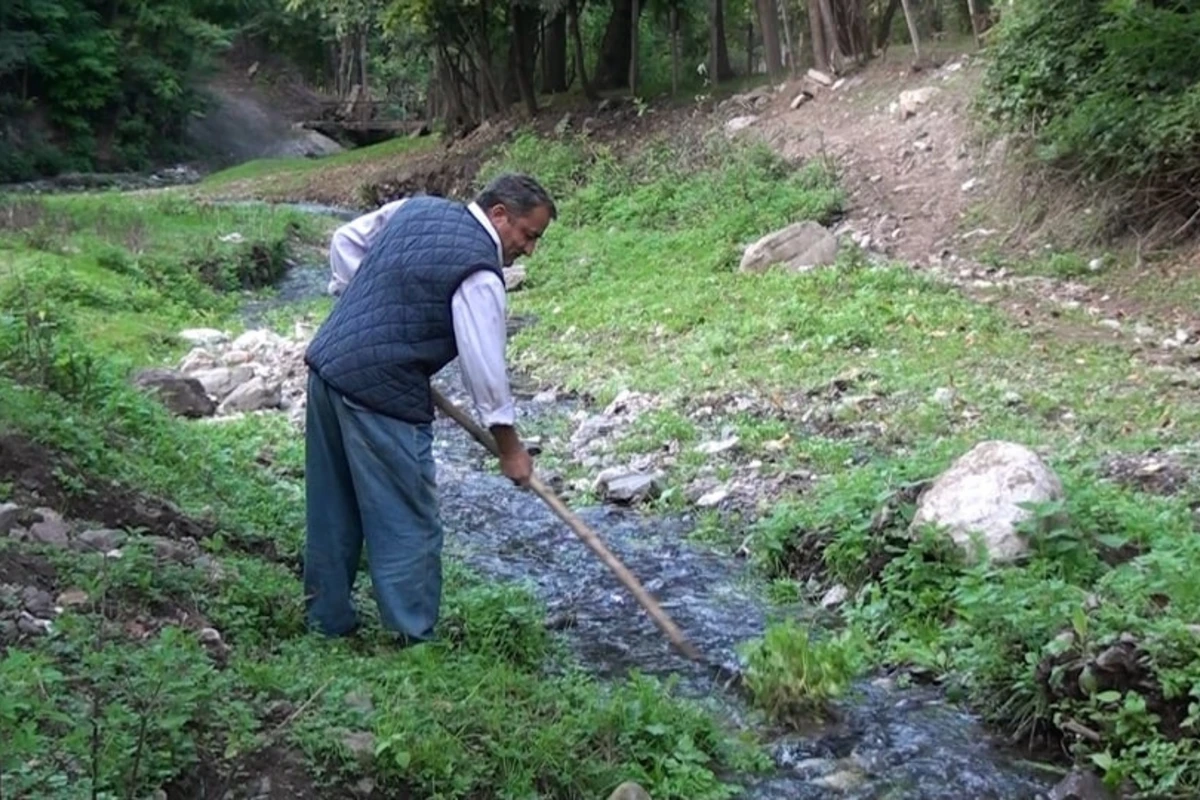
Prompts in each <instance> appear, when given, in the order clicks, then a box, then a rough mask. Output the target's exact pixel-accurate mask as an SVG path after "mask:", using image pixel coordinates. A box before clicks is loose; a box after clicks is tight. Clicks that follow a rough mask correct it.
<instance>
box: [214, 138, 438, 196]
mask: <svg viewBox="0 0 1200 800" xmlns="http://www.w3.org/2000/svg"><path fill="white" fill-rule="evenodd" d="M437 145H438V137H437V136H423V137H416V138H414V137H407V138H405V137H401V138H396V139H389V140H388V141H385V142H380V143H379V144H376V145H371V146H370V147H359V148H355V149H353V150H347V151H345V152H342V153H337V154H335V155H331V156H325V157H323V158H261V159H256V160H254V161H248V162H246V163H245V164H239V165H237V166H235V167H230V168H229V169H226V170H222V171H220V172H216V173H213V174H212V175H209V176H207V177H206V178H205V179H204V180H203V181H202V182H201V184H200V186H199V194H200V195H201V196H215V195H220V196H222V197H228V198H235V197H236V198H253V199H259V200H276V201H285V200H289V199H293V198H297V197H300V198H310V197H314V196H321V197H326V196H328V195H329V191H328V190H329V189H330V188H331V187H339V186H354V185H362V184H366V183H369V182H370V180H369V179H370V176H371V175H386V174H389V173H391V172H394V171H395V170H396V169H398V168H400V167H402V166H403V165H404V164H405V162H406V161H407V160H408V159H410V158H412V157H413V156H417V155H421V154H425V153H429V152H432V151H433V150H435V149H436V148H437Z"/></svg>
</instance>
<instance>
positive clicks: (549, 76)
mask: <svg viewBox="0 0 1200 800" xmlns="http://www.w3.org/2000/svg"><path fill="white" fill-rule="evenodd" d="M545 30H546V35H545V44H544V45H543V50H542V91H543V92H545V93H546V94H556V93H558V92H565V91H566V90H567V12H566V9H562V10H560V11H559V12H558V13H557V14H555V15H554V17H553V18H552V19H551V20H550V21H549V23H547V24H546V26H545Z"/></svg>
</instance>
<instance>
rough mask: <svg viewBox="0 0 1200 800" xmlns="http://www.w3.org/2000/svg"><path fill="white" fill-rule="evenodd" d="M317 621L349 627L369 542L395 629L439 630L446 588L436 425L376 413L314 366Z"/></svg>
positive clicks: (417, 635)
mask: <svg viewBox="0 0 1200 800" xmlns="http://www.w3.org/2000/svg"><path fill="white" fill-rule="evenodd" d="M305 426H306V429H305V434H304V435H305V477H304V482H305V490H306V499H305V503H306V516H307V539H306V543H305V557H304V591H305V601H306V609H307V617H308V624H309V627H310V628H312V629H314V630H317V631H319V632H321V633H323V634H325V635H327V636H344V635H346V634H348V633H350V632H352V631H353V630H354V629H355V628H357V627H358V618H357V614H356V612H355V609H354V604H353V602H352V601H351V592H352V591H353V589H354V582H355V576H356V574H357V572H358V563H359V557H360V556H361V554H362V548H363V545H364V543H365V544H366V548H367V563H368V566H369V569H370V574H371V584H372V588H373V589H374V594H375V602H376V603H377V604H378V606H379V616H380V619H381V621H382V623H383V625H384V627H385V628H387V629H388V630H390V631H393V632H395V633H397V634H399V635H400V636H401V638H402V639H406V640H408V641H411V642H419V641H425V640H428V639H431V638H432V637H433V628H434V625H435V623H436V622H437V618H438V610H439V606H440V604H441V594H442V528H441V522H440V520H439V518H438V504H437V490H436V484H435V477H434V473H435V466H434V460H433V429H432V427H431V426H430V425H412V424H409V423H407V422H403V421H401V420H398V419H394V418H392V417H386V416H383V415H380V414H375V413H373V412H371V411H368V410H366V409H364V408H362V407H361V406H359V405H357V404H354V403H352V402H351V401H349V400H347V399H346V398H345V397H343V396H342V395H341V394H339V393H338V392H337V391H336V390H334V389H333V388H332V387H330V386H329V385H328V384H327V383H325V381H323V380H322V379H321V378H320V377H318V376H317V375H316V373H314V372H312V371H311V370H310V371H309V377H308V408H307V417H306V422H305Z"/></svg>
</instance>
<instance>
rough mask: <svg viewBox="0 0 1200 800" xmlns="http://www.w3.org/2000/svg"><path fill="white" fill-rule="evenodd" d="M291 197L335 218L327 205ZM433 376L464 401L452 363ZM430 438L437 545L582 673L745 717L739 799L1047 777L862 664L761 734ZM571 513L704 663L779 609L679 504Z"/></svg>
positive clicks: (891, 793) (1015, 790)
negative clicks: (526, 604) (799, 722)
mask: <svg viewBox="0 0 1200 800" xmlns="http://www.w3.org/2000/svg"><path fill="white" fill-rule="evenodd" d="M292 207H293V208H300V209H302V210H306V211H311V212H314V213H327V214H337V215H338V216H339V217H343V218H344V216H345V211H344V210H342V209H330V208H321V207H306V206H292ZM326 275H327V270H326V268H325V266H324V265H316V266H312V265H310V266H301V267H295V268H293V269H292V270H289V273H288V274H287V275H286V276H285V277H284V278H283V279H282V280H281V282H280V284H279V286H278V287H277V288H278V293H277V294H276V296H274V297H272V298H270V299H268V300H265V301H263V300H257V301H255V302H254V304H253V308H252V309H251V308H247V316H248V317H251V316H257V315H258V314H260V313H263V312H265V311H266V310H268V308H269V307H274V308H275V309H281V308H284V307H286V306H287V305H288V304H290V303H294V302H297V301H300V300H304V299H307V298H311V297H316V296H320V295H321V294H322V293H323V292H324V291H325V281H326ZM248 321H249V319H248ZM435 384H436V385H437V386H438V388H439V389H440V390H441V391H442V392H443V393H444V394H446V396H447V397H448V398H449V399H451V400H452V401H454V402H455V403H457V404H458V405H460V407H464V408H468V409H469V408H470V404H469V401H468V399H467V396H466V393H465V392H464V390H463V389H462V385H461V381H460V379H459V375H458V372H457V365H456V364H451V365H450V366H448V367H447V368H446V369H445V370H443V372H442V373H441V374H440V375H438V376H437V377H436V378H435ZM525 399H526V398H525V397H524V396H523V395H522V393H521V392H519V391H518V392H517V405H518V414H519V415H520V418H521V419H524V420H528V419H529V418H530V416H529V415H530V414H534V413H546V411H549V410H553V409H554V407H553V406H546V405H540V406H538V407H534V406H533V405H532V404H529V403H525V402H522V401H523V400H525ZM558 408H559V409H560V410H561V408H562V407H561V406H559V407H558ZM518 424H520V423H518ZM434 447H435V454H436V457H437V467H438V484H439V492H440V498H441V513H442V521H443V525H444V527H445V531H446V538H445V542H446V544H445V548H446V555H447V557H448V558H452V559H459V560H460V561H462V562H463V563H466V564H467V565H469V566H470V567H472V568H473V569H474V570H476V571H477V572H479V573H481V574H483V575H486V576H489V577H493V578H496V579H499V580H507V581H517V582H522V583H525V584H526V585H528V586H530V587H531V588H532V589H533V590H534V591H535V592H536V594H537V595H538V596H539V598H540V599H541V600H542V601H543V602H544V603H545V604H546V605H547V606H548V607H549V610H550V613H551V614H552V615H555V616H558V617H565V618H569V619H571V620H572V623H573V624H571V625H570V626H568V627H566V628H565V630H563V631H562V633H561V634H560V635H562V636H564V637H565V638H566V641H567V642H568V643H569V645H570V647H571V649H572V650H573V652H574V653H575V654H576V656H577V657H578V658H579V660H580V662H581V663H582V664H583V665H584V666H585V668H587V669H588V670H589V671H591V672H592V673H593V674H594V675H596V676H598V677H601V678H605V679H617V678H620V677H621V676H622V675H624V674H626V673H627V672H629V671H631V670H637V671H639V672H641V673H643V674H648V675H654V676H658V677H661V678H664V679H665V678H667V677H670V676H675V677H676V678H677V679H678V691H679V692H680V693H681V694H684V695H687V696H691V697H694V698H697V699H702V700H703V701H704V702H706V703H707V704H709V705H710V706H711V707H713V708H714V710H715V712H716V713H717V714H718V716H719V717H721V718H723V719H725V720H728V721H730V722H732V723H734V724H738V725H741V726H752V727H755V728H756V729H758V730H759V731H760V733H762V734H763V735H764V736H765V737H766V738H767V744H768V747H769V749H770V752H771V753H772V755H773V757H774V760H775V764H776V769H775V771H774V773H773V774H771V775H769V776H767V777H766V778H761V779H748V778H747V779H742V778H735V779H736V780H738V782H739V783H742V784H743V785H744V786H745V787H746V790H745V792H744V794H743V795H742V796H744V797H747V798H755V799H756V800H767V799H768V798H772V799H773V798H794V799H797V800H808V799H809V798H814V799H815V798H847V799H848V800H893V799H896V800H898V799H899V798H908V799H910V800H966V799H967V798H971V799H972V800H1034V798H1039V797H1045V796H1046V795H1047V793H1048V792H1049V790H1050V787H1051V786H1052V785H1053V783H1054V782H1055V779H1056V777H1057V776H1054V775H1051V774H1049V773H1047V772H1046V771H1037V770H1035V769H1034V768H1033V767H1031V766H1029V765H1027V764H1025V763H1024V762H1021V761H1019V760H1018V759H1017V758H1015V757H1014V756H1013V755H1012V754H1010V753H1009V752H1008V751H1007V750H1006V749H1005V748H1004V747H1002V746H1001V745H1000V744H998V743H995V742H993V741H992V740H991V739H990V738H989V736H988V735H987V733H986V731H985V730H984V729H983V727H982V726H981V724H980V723H979V722H978V720H977V719H976V718H975V717H973V716H972V715H970V714H968V713H965V712H964V711H962V710H961V709H959V708H957V707H955V706H954V705H953V704H951V703H949V702H948V701H946V699H945V698H944V696H943V694H942V693H941V692H940V691H939V690H938V689H937V688H935V687H915V688H903V689H902V688H897V687H896V686H895V685H893V684H892V683H891V682H890V681H889V680H887V679H880V678H877V677H871V676H868V677H867V678H865V679H863V680H861V681H859V682H858V683H856V684H855V686H854V687H853V691H852V692H851V693H850V694H848V695H847V696H846V697H845V698H843V700H842V701H841V702H840V703H839V704H838V708H839V713H840V716H841V719H839V720H838V722H837V723H836V724H833V725H831V726H829V727H828V728H826V729H820V730H818V731H817V732H816V733H808V734H805V735H800V734H780V733H776V732H774V731H767V730H766V729H765V728H764V727H763V726H762V723H761V722H760V721H757V717H756V716H755V715H754V713H753V712H752V710H751V709H749V708H748V706H747V705H746V703H745V700H744V697H743V696H742V695H741V694H739V692H738V691H737V690H736V689H734V688H730V687H728V686H725V685H722V684H721V683H719V682H718V681H717V680H716V679H715V678H714V675H713V670H711V669H707V668H706V667H705V666H704V665H701V664H696V663H693V662H691V661H689V660H687V659H685V658H683V657H682V656H680V655H678V654H676V653H675V651H674V650H672V649H671V648H670V646H669V644H668V642H667V640H666V638H665V636H664V635H663V633H662V632H661V631H660V630H659V629H658V628H657V627H656V626H655V625H654V623H653V622H652V621H651V619H650V617H649V616H648V615H647V614H646V613H645V612H644V611H643V610H642V608H641V607H640V606H639V605H638V604H637V602H636V600H634V598H633V597H632V595H630V594H629V592H628V591H627V590H626V589H625V588H624V587H623V586H622V585H621V584H620V582H619V581H618V580H617V579H616V577H615V576H614V575H613V574H612V573H611V572H610V571H609V570H608V568H607V567H606V566H605V565H604V564H603V563H602V562H600V561H599V559H597V558H596V557H595V556H594V555H593V554H592V552H591V551H590V550H589V549H588V548H587V547H586V546H585V545H584V544H583V543H582V542H581V541H579V540H578V538H577V537H576V536H575V535H574V534H573V533H572V532H571V530H570V529H569V528H568V527H567V526H566V524H565V523H563V522H562V521H561V520H560V519H559V518H558V517H557V516H555V515H554V513H553V512H552V511H551V510H550V509H549V508H548V507H547V506H546V505H545V504H544V503H543V502H542V501H541V500H540V499H539V498H538V497H537V496H536V495H535V494H533V493H532V492H526V491H522V490H519V489H517V488H515V487H514V486H513V485H512V484H511V483H510V482H509V481H508V480H507V479H505V478H503V477H502V476H500V475H499V474H498V472H497V471H496V468H495V465H494V461H493V460H492V459H491V458H490V457H489V456H487V454H486V453H485V451H484V450H483V448H482V447H481V446H480V445H478V444H477V443H475V442H474V440H473V439H471V438H470V436H469V435H468V434H467V433H466V432H465V431H463V430H461V429H459V428H458V426H457V425H456V424H455V423H454V422H453V421H451V420H449V419H446V418H444V417H441V416H439V418H438V420H437V422H436V423H435V445H434ZM575 511H576V513H577V514H578V515H579V516H580V517H581V518H582V519H583V520H584V521H585V522H586V523H587V524H588V525H589V526H590V527H592V528H593V530H595V531H596V532H597V533H598V534H599V535H600V536H601V538H602V539H603V540H604V542H605V543H606V544H607V546H608V547H609V548H610V549H611V550H612V551H613V553H614V554H615V555H616V556H617V557H618V558H619V559H621V560H622V561H623V562H624V563H625V564H626V565H627V566H628V567H629V569H630V571H631V572H633V574H634V575H636V576H638V578H639V580H641V582H642V584H643V585H644V586H645V588H646V589H647V591H649V592H650V593H651V594H652V595H653V596H654V597H655V598H656V599H657V600H658V601H659V603H660V604H661V605H662V606H663V608H664V609H665V610H666V612H667V613H668V614H670V615H671V617H672V618H673V619H674V620H675V622H676V623H677V624H678V625H679V627H680V628H681V629H682V630H683V632H684V635H685V636H687V637H688V638H689V639H690V640H691V641H692V643H693V644H694V645H696V647H698V648H699V650H700V651H701V652H702V653H703V654H704V655H705V656H706V657H707V658H708V659H710V660H711V661H714V662H716V663H718V664H722V665H725V666H727V667H729V668H731V669H733V670H737V669H738V665H739V663H740V662H739V656H738V654H737V651H736V646H737V645H738V643H739V642H742V641H745V640H748V639H751V638H753V637H756V636H758V635H760V634H761V633H762V631H763V629H764V627H765V626H766V624H767V622H768V620H769V617H770V616H772V615H774V616H778V615H780V614H782V613H784V612H785V611H787V610H786V609H780V608H778V607H775V606H772V605H771V604H770V602H769V601H768V600H767V599H766V595H765V592H764V591H763V590H762V588H761V586H760V585H758V582H757V581H756V579H755V578H754V576H753V575H751V574H750V571H749V570H748V569H747V568H746V567H745V566H744V565H743V564H742V563H741V562H739V561H737V560H735V559H732V558H730V557H728V556H722V555H718V554H715V553H712V552H709V551H706V550H704V549H703V548H701V547H699V546H697V545H693V544H692V543H690V542H688V541H687V534H688V532H689V530H690V528H691V526H692V524H693V521H692V520H690V519H689V518H688V517H687V516H681V517H678V518H662V517H647V516H644V515H641V514H638V513H637V512H634V511H631V510H627V509H622V508H617V507H611V506H602V507H595V508H586V509H575ZM790 613H793V614H803V613H804V611H803V609H794V610H791V611H790Z"/></svg>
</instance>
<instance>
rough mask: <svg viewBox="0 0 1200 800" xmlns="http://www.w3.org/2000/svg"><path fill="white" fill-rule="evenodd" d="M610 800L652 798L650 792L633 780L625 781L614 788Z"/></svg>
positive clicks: (647, 799) (643, 799) (646, 799)
mask: <svg viewBox="0 0 1200 800" xmlns="http://www.w3.org/2000/svg"><path fill="white" fill-rule="evenodd" d="M608 800H650V793H649V792H647V791H646V790H645V789H643V788H642V787H641V786H639V785H638V784H636V783H634V782H633V781H625V783H622V784H621V785H620V786H618V787H617V788H616V789H613V793H612V794H610V795H609V796H608Z"/></svg>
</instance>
